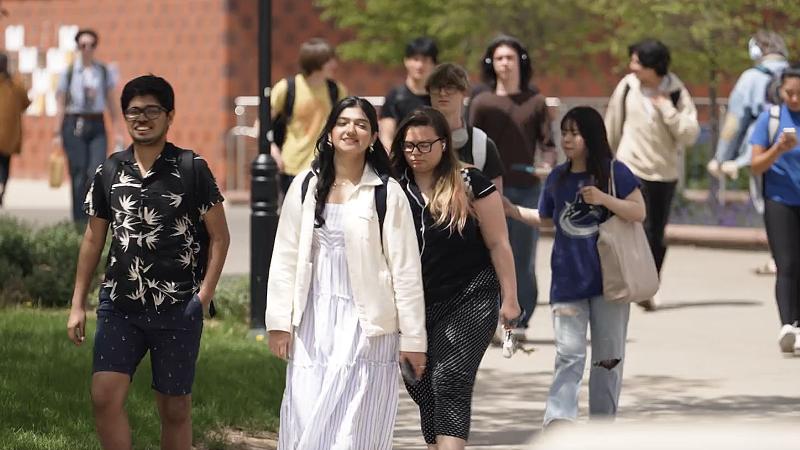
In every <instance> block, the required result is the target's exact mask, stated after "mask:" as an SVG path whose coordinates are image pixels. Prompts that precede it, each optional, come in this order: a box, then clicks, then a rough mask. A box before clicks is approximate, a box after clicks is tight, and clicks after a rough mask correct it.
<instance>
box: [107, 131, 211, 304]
mask: <svg viewBox="0 0 800 450" xmlns="http://www.w3.org/2000/svg"><path fill="white" fill-rule="evenodd" d="M170 146H172V147H174V148H176V149H177V150H178V152H179V153H178V173H179V174H180V177H181V180H191V181H190V182H188V183H183V187H184V194H186V198H187V199H190V201H191V203H190V207H189V212H190V219H191V221H192V223H199V226H197V236H196V237H197V241H198V243H199V244H200V252H199V253H198V255H197V267H198V270H199V276H200V279H201V280H202V279H203V278H204V277H205V275H206V268H207V265H208V248H209V243H210V239H209V236H208V230H207V229H206V225H205V223H204V222H201V221H200V211H199V208H198V203H199V202H198V201H197V195H196V192H197V186H196V184H197V177H196V173H195V169H194V158H195V156H196V155H195V152H193V151H192V150H186V149H182V148H178V147H175V146H174V145H173V144H172V143H170V142H167V143H166V145H165V147H164V149H165V150H166V149H167V148H168V147H170ZM132 155H133V146H132V145H131V146H130V147H128V148H127V149H125V150H123V151H120V152H115V153H112V154H111V155H110V156H109V157H108V158H107V159H106V160H105V162H103V174H102V177H103V192H104V193H105V196H106V205H111V187H112V186H113V184H114V179H115V178H116V177H117V172H119V168H120V165H121V164H122V162H123V161H126V160H129V159H131V157H132ZM208 313H209V315H210V316H211V317H214V316H215V315H216V308H215V307H214V301H213V300H212V301H211V305H210V306H209V310H208Z"/></svg>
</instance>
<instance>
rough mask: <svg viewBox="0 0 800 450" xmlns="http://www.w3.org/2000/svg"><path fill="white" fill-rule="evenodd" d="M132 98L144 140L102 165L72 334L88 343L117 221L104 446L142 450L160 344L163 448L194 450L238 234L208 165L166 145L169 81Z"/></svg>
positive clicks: (105, 314)
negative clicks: (212, 333)
mask: <svg viewBox="0 0 800 450" xmlns="http://www.w3.org/2000/svg"><path fill="white" fill-rule="evenodd" d="M121 100H122V111H123V115H124V117H125V121H126V122H127V126H128V132H129V133H130V136H131V138H132V140H133V145H132V146H131V147H129V148H128V149H127V150H124V151H122V152H119V153H115V154H113V155H111V156H110V157H109V159H108V160H107V161H106V162H105V163H104V164H103V165H101V166H100V167H98V168H97V172H96V173H95V176H94V179H93V181H92V184H91V186H90V187H89V191H88V193H87V195H86V201H85V203H84V211H85V212H86V213H87V214H88V215H89V224H88V226H87V228H86V233H85V235H84V238H83V243H82V245H81V250H80V257H79V260H78V272H77V275H76V280H75V291H74V293H73V297H72V309H71V312H70V317H69V321H68V324H67V332H68V335H69V338H70V339H71V340H72V341H73V342H75V344H76V345H80V344H81V343H82V342H83V340H84V331H85V322H86V295H87V291H88V289H89V285H90V280H91V277H92V274H93V272H94V269H95V267H96V266H97V263H98V260H99V259H100V255H101V253H102V251H103V246H104V244H105V241H106V233H107V230H108V227H109V225H110V226H111V232H112V238H111V249H110V252H109V255H108V261H107V266H106V275H105V280H104V282H103V284H102V287H101V290H100V304H99V306H98V308H97V331H96V334H95V342H94V364H93V376H92V388H91V390H92V404H93V406H94V414H95V422H96V426H97V433H98V435H99V438H100V444H101V445H102V447H103V448H106V449H111V448H113V449H130V448H131V433H130V427H129V425H128V419H127V415H126V413H125V410H124V404H125V398H126V397H127V393H128V388H129V386H130V382H131V380H132V377H133V373H134V371H135V370H136V366H137V365H138V364H139V362H140V361H141V359H142V358H143V357H144V355H145V353H147V351H150V359H151V361H152V370H153V374H152V375H153V384H152V387H153V389H154V390H155V391H156V402H157V404H158V411H159V415H160V416H161V426H162V428H161V429H162V438H161V441H162V448H165V449H186V450H188V449H189V448H190V447H191V442H192V422H191V388H192V383H193V381H194V371H195V362H196V360H197V355H198V351H199V349H200V336H201V334H202V330H203V312H204V310H206V309H208V305H210V302H211V298H212V297H213V295H214V290H215V289H216V285H217V282H218V280H219V276H220V273H221V272H222V265H223V263H224V262H225V255H226V253H227V251H228V244H229V241H230V237H229V235H228V226H227V223H226V221H225V212H224V210H223V208H222V201H223V198H222V195H220V193H219V189H218V188H217V185H216V182H215V180H214V176H213V175H212V174H211V171H210V170H209V169H208V165H207V164H206V162H205V161H204V160H203V159H201V158H200V157H199V156H197V155H196V154H195V153H193V152H191V151H189V150H183V149H180V148H178V147H176V146H174V145H173V144H171V143H169V142H167V131H168V130H169V126H170V125H171V124H172V121H173V119H174V117H175V98H174V93H173V90H172V87H171V86H170V85H169V83H167V81H166V80H164V79H163V78H159V77H156V76H153V75H147V76H142V77H139V78H135V79H133V80H131V81H130V82H128V84H127V85H126V86H125V88H124V89H123V91H122V99H121Z"/></svg>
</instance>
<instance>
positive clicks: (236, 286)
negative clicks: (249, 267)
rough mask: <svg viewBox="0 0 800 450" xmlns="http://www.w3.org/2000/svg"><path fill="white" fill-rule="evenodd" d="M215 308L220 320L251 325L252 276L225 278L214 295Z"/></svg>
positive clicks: (229, 276) (221, 280) (220, 281)
mask: <svg viewBox="0 0 800 450" xmlns="http://www.w3.org/2000/svg"><path fill="white" fill-rule="evenodd" d="M214 307H215V308H216V309H217V314H219V317H220V318H232V319H234V320H236V321H238V322H241V323H245V324H247V323H250V276H249V275H228V276H223V277H222V278H221V279H220V280H219V284H218V285H217V292H216V293H215V294H214Z"/></svg>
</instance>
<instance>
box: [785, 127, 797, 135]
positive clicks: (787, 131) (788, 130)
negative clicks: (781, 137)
mask: <svg viewBox="0 0 800 450" xmlns="http://www.w3.org/2000/svg"><path fill="white" fill-rule="evenodd" d="M783 134H791V135H792V136H797V129H795V127H786V128H784V129H783Z"/></svg>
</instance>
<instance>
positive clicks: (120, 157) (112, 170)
mask: <svg viewBox="0 0 800 450" xmlns="http://www.w3.org/2000/svg"><path fill="white" fill-rule="evenodd" d="M131 154H133V146H130V147H128V148H127V149H125V150H123V151H121V152H114V153H112V154H111V155H109V156H108V158H106V160H105V161H103V172H102V174H101V176H102V180H103V192H104V193H105V196H106V205H107V206H108V207H109V208H111V188H112V187H113V186H114V179H115V178H116V177H117V172H119V168H120V166H121V165H122V161H125V160H126V159H130V157H131Z"/></svg>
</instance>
